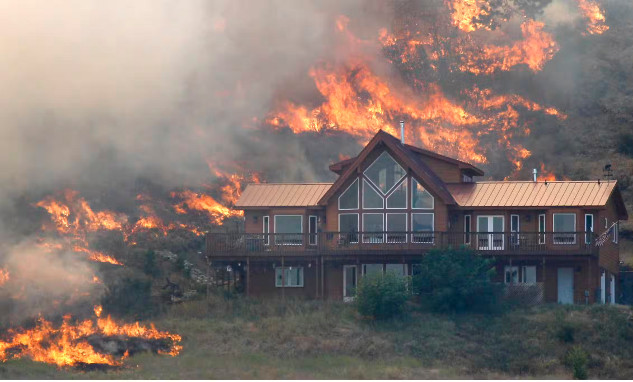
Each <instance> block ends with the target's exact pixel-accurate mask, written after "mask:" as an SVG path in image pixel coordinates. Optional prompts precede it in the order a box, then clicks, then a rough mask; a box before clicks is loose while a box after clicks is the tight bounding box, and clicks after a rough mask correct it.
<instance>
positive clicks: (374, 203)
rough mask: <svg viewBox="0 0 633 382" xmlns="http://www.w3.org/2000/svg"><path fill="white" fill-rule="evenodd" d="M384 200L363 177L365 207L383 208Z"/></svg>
mask: <svg viewBox="0 0 633 382" xmlns="http://www.w3.org/2000/svg"><path fill="white" fill-rule="evenodd" d="M384 207H385V205H384V200H383V198H382V196H381V195H379V194H378V192H377V191H376V190H374V188H373V187H372V186H370V185H369V183H368V182H367V181H366V180H364V179H363V208H366V209H383V208H384Z"/></svg>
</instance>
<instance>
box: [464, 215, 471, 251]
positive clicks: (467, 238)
mask: <svg viewBox="0 0 633 382" xmlns="http://www.w3.org/2000/svg"><path fill="white" fill-rule="evenodd" d="M472 231H473V229H472V215H470V214H468V215H464V244H466V245H470V243H471V235H472Z"/></svg>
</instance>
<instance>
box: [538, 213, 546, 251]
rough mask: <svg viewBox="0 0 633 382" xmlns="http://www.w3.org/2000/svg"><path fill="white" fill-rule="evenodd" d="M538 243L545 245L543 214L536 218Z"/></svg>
mask: <svg viewBox="0 0 633 382" xmlns="http://www.w3.org/2000/svg"><path fill="white" fill-rule="evenodd" d="M538 232H539V235H538V243H539V244H545V214H541V215H539V216H538Z"/></svg>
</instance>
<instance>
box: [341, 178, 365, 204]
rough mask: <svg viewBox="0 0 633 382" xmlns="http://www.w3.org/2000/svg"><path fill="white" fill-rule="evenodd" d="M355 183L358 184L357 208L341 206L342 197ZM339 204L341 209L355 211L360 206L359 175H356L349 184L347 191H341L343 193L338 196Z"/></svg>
mask: <svg viewBox="0 0 633 382" xmlns="http://www.w3.org/2000/svg"><path fill="white" fill-rule="evenodd" d="M354 184H357V185H358V188H357V190H356V208H341V197H342V196H343V195H344V194H345V193H346V192H347V191H349V189H350V188H352V187H353V186H354ZM337 205H338V209H339V211H355V210H358V209H359V208H360V184H359V182H358V177H356V179H354V181H353V182H352V183H351V184H350V185H349V186H347V188H346V189H345V191H343V192H341V194H340V195H339V196H338V200H337Z"/></svg>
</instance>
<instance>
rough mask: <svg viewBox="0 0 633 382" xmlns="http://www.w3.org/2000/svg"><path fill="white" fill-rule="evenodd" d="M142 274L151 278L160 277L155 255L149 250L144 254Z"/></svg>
mask: <svg viewBox="0 0 633 382" xmlns="http://www.w3.org/2000/svg"><path fill="white" fill-rule="evenodd" d="M143 272H145V274H146V275H148V276H152V277H158V276H160V275H161V270H160V268H159V267H158V264H157V263H156V253H155V252H154V251H153V250H151V249H150V250H148V251H147V252H146V253H145V261H144V263H143Z"/></svg>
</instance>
